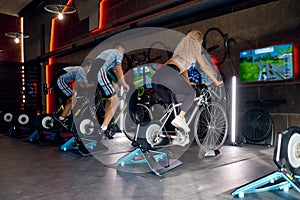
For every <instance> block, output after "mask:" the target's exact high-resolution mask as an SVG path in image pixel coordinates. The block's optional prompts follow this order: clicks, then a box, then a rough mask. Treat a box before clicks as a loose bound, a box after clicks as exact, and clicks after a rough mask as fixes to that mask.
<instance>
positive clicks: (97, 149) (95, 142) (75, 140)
mask: <svg viewBox="0 0 300 200" xmlns="http://www.w3.org/2000/svg"><path fill="white" fill-rule="evenodd" d="M71 132H72V133H73V137H71V138H70V139H69V140H68V141H67V142H65V143H64V144H63V145H61V146H60V148H59V149H60V150H61V151H74V152H78V153H79V154H80V155H81V156H91V155H93V154H95V153H101V152H104V151H107V150H108V148H107V147H106V146H104V145H103V143H102V141H101V138H102V137H101V136H100V135H99V137H96V139H90V138H84V137H83V136H82V137H80V136H79V134H78V132H77V130H76V127H75V125H74V123H73V124H72V127H71Z"/></svg>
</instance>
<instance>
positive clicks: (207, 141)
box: [194, 102, 228, 151]
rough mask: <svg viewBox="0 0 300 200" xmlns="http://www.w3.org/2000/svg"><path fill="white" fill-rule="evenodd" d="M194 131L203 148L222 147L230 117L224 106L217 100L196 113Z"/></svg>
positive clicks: (215, 148) (199, 144)
mask: <svg viewBox="0 0 300 200" xmlns="http://www.w3.org/2000/svg"><path fill="white" fill-rule="evenodd" d="M194 131H195V132H194V134H195V140H196V142H197V144H198V146H199V147H200V149H201V150H203V151H210V150H217V149H219V148H221V147H222V145H223V144H224V142H225V140H226V137H227V133H228V119H227V115H226V112H225V110H224V108H223V107H222V106H221V105H220V104H218V103H215V102H211V103H208V104H207V105H205V106H203V107H202V108H201V109H200V110H199V112H198V113H197V115H196V118H195V123H194Z"/></svg>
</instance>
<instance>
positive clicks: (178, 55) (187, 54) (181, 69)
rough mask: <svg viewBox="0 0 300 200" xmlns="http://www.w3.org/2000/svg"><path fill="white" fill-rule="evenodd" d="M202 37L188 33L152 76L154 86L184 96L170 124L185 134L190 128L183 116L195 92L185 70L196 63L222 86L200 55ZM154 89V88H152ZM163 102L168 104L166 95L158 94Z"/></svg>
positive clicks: (193, 32) (198, 32) (192, 32)
mask: <svg viewBox="0 0 300 200" xmlns="http://www.w3.org/2000/svg"><path fill="white" fill-rule="evenodd" d="M202 42H203V35H202V33H201V32H200V31H197V30H193V31H190V32H189V33H188V34H187V35H186V36H185V37H184V38H183V39H182V40H181V41H180V42H179V44H178V45H177V47H176V48H175V51H174V53H173V56H172V57H171V58H170V59H169V60H168V61H167V62H166V63H165V65H164V66H163V67H161V68H160V69H159V70H158V71H157V72H156V73H155V74H154V76H153V78H152V83H153V84H154V85H156V84H159V85H163V86H164V87H167V88H168V89H170V90H171V91H172V92H173V93H174V94H181V95H184V96H185V98H184V101H183V103H182V105H181V111H180V113H179V114H178V115H177V116H176V117H175V119H173V120H172V122H171V124H172V125H173V126H175V127H177V128H182V129H183V130H184V131H185V132H190V128H189V127H188V125H187V124H186V121H185V118H184V115H185V113H186V112H187V111H188V109H189V108H190V107H191V105H192V103H193V101H194V98H195V96H196V92H195V90H194V88H193V87H192V86H191V85H192V83H190V81H189V79H188V73H187V70H188V69H189V68H190V66H192V63H195V62H196V61H198V63H199V64H200V66H201V69H202V70H203V71H204V72H205V73H206V74H207V75H208V77H210V78H211V79H212V81H213V82H214V83H215V85H216V86H222V85H223V81H220V80H218V79H217V78H216V77H215V75H214V74H213V73H212V72H211V71H210V69H209V67H208V66H207V65H206V63H205V61H204V59H203V57H202V55H201V46H202ZM154 88H155V86H154ZM158 95H159V96H160V97H161V98H162V99H163V100H165V101H166V102H168V99H169V97H168V94H167V93H161V92H159V94H158Z"/></svg>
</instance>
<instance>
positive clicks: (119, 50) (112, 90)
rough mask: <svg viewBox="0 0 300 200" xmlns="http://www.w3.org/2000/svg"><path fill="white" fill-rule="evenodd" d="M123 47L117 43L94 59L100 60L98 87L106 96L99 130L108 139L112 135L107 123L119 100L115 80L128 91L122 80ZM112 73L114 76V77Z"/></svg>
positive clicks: (127, 86)
mask: <svg viewBox="0 0 300 200" xmlns="http://www.w3.org/2000/svg"><path fill="white" fill-rule="evenodd" d="M124 52H125V48H124V46H123V45H122V44H120V43H117V44H115V45H114V48H113V49H107V50H105V51H103V52H101V53H100V54H99V55H98V56H97V57H96V60H99V59H100V60H102V64H101V66H100V69H99V72H98V74H97V78H98V84H99V86H100V87H99V88H100V90H101V93H102V94H103V95H104V96H105V97H106V98H107V100H106V104H105V110H106V112H105V115H104V121H103V123H102V125H101V132H102V133H104V134H105V135H106V136H107V137H108V138H109V139H112V138H113V137H112V135H110V134H109V130H108V125H109V123H110V121H111V119H112V118H113V116H114V114H115V112H116V110H117V108H118V106H119V104H120V100H119V98H118V96H117V93H118V90H119V87H118V84H117V82H120V83H121V85H122V86H123V87H124V88H125V90H126V91H129V85H128V84H127V83H126V81H125V80H124V76H123V69H122V60H123V54H124ZM114 75H115V76H116V77H114Z"/></svg>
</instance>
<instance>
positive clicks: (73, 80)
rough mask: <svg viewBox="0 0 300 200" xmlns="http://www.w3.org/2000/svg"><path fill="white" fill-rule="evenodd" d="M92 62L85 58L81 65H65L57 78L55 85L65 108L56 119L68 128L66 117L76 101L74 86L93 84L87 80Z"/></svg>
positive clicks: (89, 85) (87, 86)
mask: <svg viewBox="0 0 300 200" xmlns="http://www.w3.org/2000/svg"><path fill="white" fill-rule="evenodd" d="M92 64H93V59H85V60H84V61H83V62H82V64H81V66H71V67H65V68H63V72H62V73H61V74H60V76H58V77H57V78H56V80H55V85H54V87H55V88H56V91H58V92H59V96H60V97H61V99H62V101H63V104H64V110H63V112H62V113H61V115H60V116H59V117H58V118H56V120H57V121H58V122H59V123H60V124H61V125H62V126H63V127H64V128H66V129H68V126H67V125H66V120H67V119H66V117H67V116H68V115H70V113H71V110H72V108H73V106H74V105H75V103H76V92H75V91H74V88H73V87H80V88H89V87H92V86H93V84H91V83H88V80H87V74H88V73H89V71H90V70H91V67H92ZM74 84H75V85H74Z"/></svg>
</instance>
